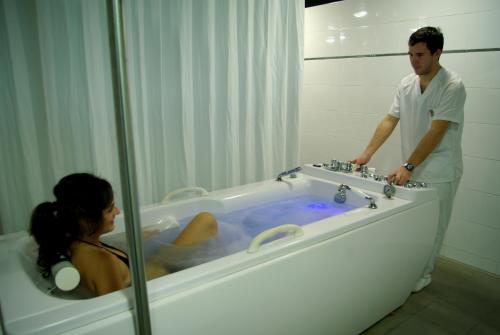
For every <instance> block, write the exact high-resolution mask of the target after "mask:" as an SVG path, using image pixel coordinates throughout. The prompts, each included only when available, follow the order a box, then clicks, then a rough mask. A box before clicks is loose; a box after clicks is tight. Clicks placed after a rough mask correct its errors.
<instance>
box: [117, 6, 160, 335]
mask: <svg viewBox="0 0 500 335" xmlns="http://www.w3.org/2000/svg"><path fill="white" fill-rule="evenodd" d="M107 12H108V26H109V39H110V52H111V69H112V82H113V98H114V105H115V118H116V133H117V141H118V151H119V158H120V162H119V164H120V180H121V184H122V197H123V211H124V217H125V227H126V232H127V242H128V244H129V249H130V252H129V254H130V255H129V256H130V260H131V273H132V285H133V288H134V297H135V299H134V311H135V313H133V314H134V325H135V333H136V334H141V335H149V334H151V320H150V315H149V303H148V294H147V287H146V278H145V272H144V256H143V249H142V240H141V230H140V227H141V223H140V215H139V202H138V199H137V194H138V193H137V182H136V180H137V179H136V173H135V159H134V143H133V133H132V124H131V116H130V108H129V98H128V97H129V95H128V83H127V67H126V58H125V53H126V49H125V39H124V33H123V32H124V29H123V7H122V1H121V0H108V1H107Z"/></svg>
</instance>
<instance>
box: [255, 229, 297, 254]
mask: <svg viewBox="0 0 500 335" xmlns="http://www.w3.org/2000/svg"><path fill="white" fill-rule="evenodd" d="M279 233H293V236H294V237H299V236H302V235H304V230H302V228H301V227H300V226H298V225H295V224H284V225H281V226H278V227H274V228H271V229H268V230H264V231H263V232H262V233H260V234H259V235H257V236H255V237H254V239H253V240H252V242H250V245H249V246H248V249H247V252H248V253H249V254H253V253H255V252H257V251H259V249H260V245H261V244H262V242H264V241H265V240H267V239H269V238H271V237H273V236H274V235H276V234H279Z"/></svg>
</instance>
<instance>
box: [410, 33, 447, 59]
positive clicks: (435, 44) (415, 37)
mask: <svg viewBox="0 0 500 335" xmlns="http://www.w3.org/2000/svg"><path fill="white" fill-rule="evenodd" d="M420 42H423V43H425V44H427V49H429V50H430V52H431V54H434V53H435V52H436V51H437V50H438V49H440V50H443V44H444V37H443V34H442V33H441V29H439V28H435V27H423V28H420V29H418V30H417V31H415V32H414V33H413V34H411V36H410V39H409V40H408V45H409V46H414V45H415V44H417V43H420Z"/></svg>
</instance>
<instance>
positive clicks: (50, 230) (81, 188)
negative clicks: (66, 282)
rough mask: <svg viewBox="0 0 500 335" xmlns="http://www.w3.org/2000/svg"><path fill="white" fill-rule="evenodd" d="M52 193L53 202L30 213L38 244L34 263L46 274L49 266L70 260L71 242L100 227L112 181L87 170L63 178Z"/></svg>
mask: <svg viewBox="0 0 500 335" xmlns="http://www.w3.org/2000/svg"><path fill="white" fill-rule="evenodd" d="M53 193H54V195H55V197H56V201H55V202H44V203H41V204H39V205H38V206H37V207H36V208H35V209H34V211H33V214H32V215H31V226H30V233H31V235H33V237H34V238H35V241H36V242H37V243H38V246H39V248H38V260H37V264H38V265H39V266H40V267H41V268H42V273H43V275H44V276H45V277H48V276H50V273H51V272H50V268H51V267H52V265H54V264H56V263H57V262H59V261H60V260H61V259H65V258H66V259H70V255H69V248H70V246H71V243H73V242H74V241H75V240H76V239H79V238H81V237H82V236H83V235H84V234H93V233H95V232H96V231H97V230H98V229H99V226H100V224H101V217H102V211H103V210H104V209H105V208H107V207H109V205H110V204H111V203H112V201H113V189H112V187H111V184H110V183H108V182H107V181H106V180H104V179H101V178H99V177H96V176H94V175H92V174H89V173H74V174H70V175H68V176H66V177H64V178H62V179H61V180H60V181H59V182H58V183H57V185H56V186H54V190H53ZM82 220H83V221H84V222H85V224H84V225H83V224H81V222H82Z"/></svg>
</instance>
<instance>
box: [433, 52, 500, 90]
mask: <svg viewBox="0 0 500 335" xmlns="http://www.w3.org/2000/svg"><path fill="white" fill-rule="evenodd" d="M442 57H443V58H442V62H441V63H442V64H443V66H444V67H446V68H447V69H449V70H452V71H454V72H456V73H458V74H459V75H460V77H461V78H462V80H463V82H464V85H465V87H466V88H489V89H490V88H500V66H498V63H499V60H500V52H499V51H492V52H472V53H464V54H445V55H443V56H442Z"/></svg>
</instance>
